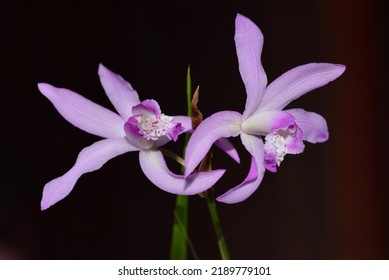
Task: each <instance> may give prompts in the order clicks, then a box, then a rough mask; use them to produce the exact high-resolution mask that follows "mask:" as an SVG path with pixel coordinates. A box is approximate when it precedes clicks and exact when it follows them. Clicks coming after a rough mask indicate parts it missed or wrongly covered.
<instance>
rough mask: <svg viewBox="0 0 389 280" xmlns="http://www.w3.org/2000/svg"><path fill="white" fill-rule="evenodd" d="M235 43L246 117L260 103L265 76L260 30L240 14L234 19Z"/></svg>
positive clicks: (265, 81) (244, 115)
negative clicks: (245, 97)
mask: <svg viewBox="0 0 389 280" xmlns="http://www.w3.org/2000/svg"><path fill="white" fill-rule="evenodd" d="M235 45H236V53H237V55H238V60H239V72H240V75H241V76H242V80H243V83H244V85H245V87H246V93H247V100H246V107H245V112H244V113H243V119H246V118H247V117H248V116H250V115H251V114H252V113H253V112H254V111H255V109H257V107H258V105H259V104H260V102H261V99H262V94H263V93H264V91H265V88H266V85H267V77H266V74H265V70H264V69H263V67H262V63H261V53H262V46H263V35H262V32H261V30H259V28H258V26H256V25H255V24H254V23H253V22H252V21H251V20H250V19H248V18H246V17H244V16H242V15H240V14H238V15H237V16H236V19H235Z"/></svg>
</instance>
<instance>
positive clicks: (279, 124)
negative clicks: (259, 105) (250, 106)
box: [242, 110, 295, 136]
mask: <svg viewBox="0 0 389 280" xmlns="http://www.w3.org/2000/svg"><path fill="white" fill-rule="evenodd" d="M294 123H295V122H294V117H293V116H292V115H291V114H289V113H287V112H285V111H275V110H274V111H265V112H262V111H258V112H256V113H255V114H254V115H252V116H251V117H249V118H248V119H247V120H245V121H244V122H243V123H242V130H243V131H244V132H245V133H248V134H254V135H261V136H265V135H267V134H268V133H271V132H274V131H277V130H279V129H282V130H286V129H288V128H289V127H290V126H294Z"/></svg>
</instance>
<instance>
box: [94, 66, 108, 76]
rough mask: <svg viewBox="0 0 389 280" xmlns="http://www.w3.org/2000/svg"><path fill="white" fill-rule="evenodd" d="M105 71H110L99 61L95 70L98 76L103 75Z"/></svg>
mask: <svg viewBox="0 0 389 280" xmlns="http://www.w3.org/2000/svg"><path fill="white" fill-rule="evenodd" d="M107 72H111V71H110V70H109V69H108V68H107V67H105V66H104V65H103V64H102V63H99V68H98V70H97V74H98V75H99V76H101V75H104V74H105V73H107Z"/></svg>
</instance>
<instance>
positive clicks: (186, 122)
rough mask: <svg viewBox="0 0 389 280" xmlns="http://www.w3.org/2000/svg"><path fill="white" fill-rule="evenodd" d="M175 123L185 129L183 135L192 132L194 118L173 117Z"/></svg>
mask: <svg viewBox="0 0 389 280" xmlns="http://www.w3.org/2000/svg"><path fill="white" fill-rule="evenodd" d="M173 122H174V123H180V124H181V126H182V127H183V128H184V130H183V131H182V133H185V132H188V131H191V130H192V118H191V117H187V116H174V117H173Z"/></svg>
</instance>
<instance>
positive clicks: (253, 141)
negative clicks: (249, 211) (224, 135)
mask: <svg viewBox="0 0 389 280" xmlns="http://www.w3.org/2000/svg"><path fill="white" fill-rule="evenodd" d="M240 137H241V139H242V143H243V145H244V146H245V147H246V149H247V151H249V153H250V154H251V156H252V158H251V166H250V170H249V173H248V175H247V177H246V179H245V180H244V181H243V182H242V183H241V184H240V185H238V186H236V187H234V188H232V189H230V190H229V191H227V192H226V193H224V194H223V195H221V196H219V197H218V198H217V199H216V200H217V201H219V202H224V203H229V204H231V203H238V202H241V201H243V200H245V199H247V198H248V197H249V196H250V195H252V194H253V193H254V192H255V191H256V189H257V188H258V187H259V185H260V183H261V181H262V178H263V175H264V174H265V167H264V165H263V161H264V149H263V142H262V140H261V138H260V137H257V136H252V135H248V134H246V133H242V134H241V135H240Z"/></svg>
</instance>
